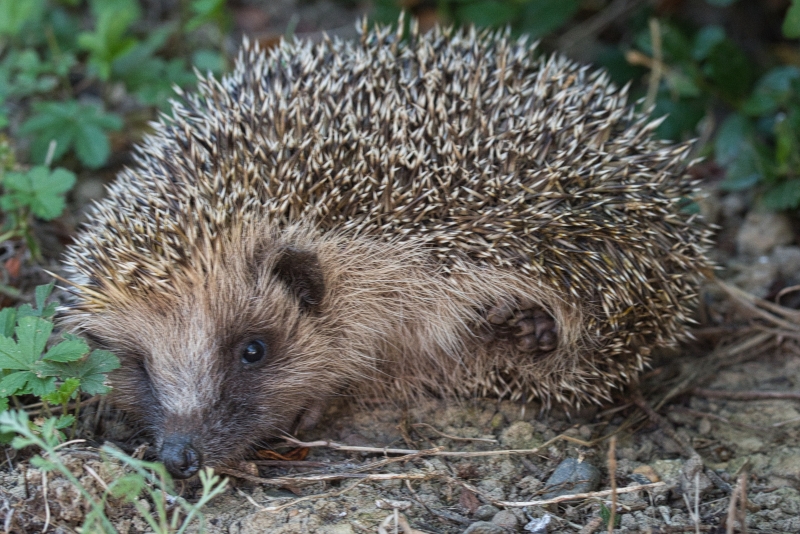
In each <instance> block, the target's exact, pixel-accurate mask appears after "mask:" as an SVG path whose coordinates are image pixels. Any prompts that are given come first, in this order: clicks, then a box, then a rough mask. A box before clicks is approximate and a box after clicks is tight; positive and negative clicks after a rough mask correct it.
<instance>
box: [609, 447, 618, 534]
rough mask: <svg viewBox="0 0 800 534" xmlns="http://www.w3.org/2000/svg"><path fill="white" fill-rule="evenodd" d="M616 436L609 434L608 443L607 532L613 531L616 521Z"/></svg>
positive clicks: (610, 533)
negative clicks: (609, 513) (608, 512)
mask: <svg viewBox="0 0 800 534" xmlns="http://www.w3.org/2000/svg"><path fill="white" fill-rule="evenodd" d="M616 453H617V436H611V441H610V442H609V444H608V475H609V476H610V477H611V515H610V516H609V518H608V534H612V533H613V532H614V525H615V524H616V521H617V454H616Z"/></svg>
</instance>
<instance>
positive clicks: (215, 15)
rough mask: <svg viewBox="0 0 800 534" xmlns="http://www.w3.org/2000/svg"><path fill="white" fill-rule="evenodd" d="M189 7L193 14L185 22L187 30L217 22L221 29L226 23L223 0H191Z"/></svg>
mask: <svg viewBox="0 0 800 534" xmlns="http://www.w3.org/2000/svg"><path fill="white" fill-rule="evenodd" d="M190 9H191V11H192V12H193V13H194V16H193V17H192V18H191V19H190V20H189V21H188V22H187V23H186V31H187V32H191V31H194V30H196V29H197V28H199V27H200V26H202V25H203V24H208V23H214V24H217V25H218V26H219V27H220V28H221V29H224V28H225V27H226V26H227V25H228V15H227V11H226V10H225V0H192V3H191V4H190Z"/></svg>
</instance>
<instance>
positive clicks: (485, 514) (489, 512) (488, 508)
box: [475, 504, 500, 521]
mask: <svg viewBox="0 0 800 534" xmlns="http://www.w3.org/2000/svg"><path fill="white" fill-rule="evenodd" d="M499 511H500V509H499V508H498V507H496V506H492V505H491V504H484V505H483V506H479V507H478V509H477V510H475V519H480V520H481V521H488V520H490V519H491V518H493V517H494V516H495V514H497V513H498V512H499Z"/></svg>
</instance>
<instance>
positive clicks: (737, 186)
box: [720, 143, 766, 191]
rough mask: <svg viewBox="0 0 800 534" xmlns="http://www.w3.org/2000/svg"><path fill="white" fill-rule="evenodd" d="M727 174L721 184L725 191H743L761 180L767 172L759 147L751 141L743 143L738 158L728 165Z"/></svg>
mask: <svg viewBox="0 0 800 534" xmlns="http://www.w3.org/2000/svg"><path fill="white" fill-rule="evenodd" d="M725 175H726V176H725V180H723V181H722V183H721V184H720V188H721V189H722V190H723V191H742V190H744V189H750V188H751V187H753V186H754V185H756V184H757V183H758V182H760V181H761V180H762V179H763V178H764V177H765V175H766V172H765V169H764V163H763V161H762V159H761V155H760V154H759V153H758V150H757V148H756V147H755V146H754V145H753V144H751V143H745V144H743V145H742V149H741V151H740V152H739V153H738V154H737V155H736V158H735V159H734V160H733V161H731V162H730V163H729V164H728V166H727V167H726V169H725Z"/></svg>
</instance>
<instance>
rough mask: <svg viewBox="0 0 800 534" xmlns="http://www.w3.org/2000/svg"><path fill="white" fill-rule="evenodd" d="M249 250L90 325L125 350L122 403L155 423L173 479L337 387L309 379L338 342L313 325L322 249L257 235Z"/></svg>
mask: <svg viewBox="0 0 800 534" xmlns="http://www.w3.org/2000/svg"><path fill="white" fill-rule="evenodd" d="M242 256H243V255H241V254H233V255H231V256H229V261H227V262H226V264H225V265H222V266H220V268H219V269H216V270H212V271H211V272H210V273H209V272H207V271H205V272H204V273H203V276H200V275H198V276H192V277H188V278H187V280H186V281H184V282H181V283H176V284H175V285H174V286H173V288H172V289H171V291H170V292H169V293H170V294H169V297H166V296H164V295H153V294H149V295H147V296H146V297H144V298H138V299H135V301H134V302H133V303H128V304H127V305H125V306H122V305H120V306H110V307H109V310H113V311H108V312H106V313H101V314H96V315H95V316H94V317H92V319H91V323H90V324H86V325H85V330H86V331H87V333H88V334H89V336H90V337H91V338H92V339H94V340H96V341H97V343H98V344H99V345H101V346H103V347H105V348H108V349H110V350H112V351H114V352H115V353H116V354H118V355H119V357H120V359H121V361H122V367H121V369H119V370H118V371H117V372H116V373H115V374H113V375H112V377H111V382H112V386H113V387H114V394H115V398H116V402H117V404H118V405H120V406H121V407H122V408H123V409H126V410H127V411H129V412H131V413H133V414H134V415H135V416H137V417H138V418H139V419H141V420H142V421H143V422H144V423H145V424H146V425H147V426H148V427H149V428H150V429H151V431H152V434H153V437H154V439H155V442H156V446H157V448H158V451H159V459H160V460H161V461H162V462H163V463H164V464H165V466H166V467H167V469H168V470H169V471H170V473H171V474H172V475H173V476H174V477H176V478H187V477H189V476H192V475H194V474H195V473H196V472H197V471H198V470H199V469H200V468H201V466H203V465H206V464H210V465H214V464H219V463H222V462H224V461H226V460H230V459H236V458H240V457H242V456H243V455H244V454H245V453H246V452H247V451H248V449H249V448H250V447H252V446H253V445H255V443H256V442H257V441H259V440H262V439H266V438H269V437H275V436H277V435H280V433H282V432H285V431H289V430H290V429H291V428H292V427H293V426H294V425H295V424H296V423H297V421H298V419H299V418H300V417H301V416H302V415H303V413H304V411H305V410H307V409H310V408H311V407H312V406H313V405H315V404H316V403H317V402H318V401H319V399H320V398H321V396H325V394H326V393H327V394H330V393H332V392H331V391H325V387H324V386H320V387H319V388H311V387H309V385H310V384H313V383H314V382H315V373H318V374H324V373H327V372H329V371H328V370H326V369H324V368H320V366H319V361H320V357H321V356H322V357H323V358H329V356H328V351H330V350H331V345H332V344H331V343H330V342H328V341H327V340H325V339H320V335H319V334H318V333H317V330H319V328H318V327H317V323H318V321H320V320H322V313H321V311H322V306H323V300H324V296H325V295H324V293H325V284H324V279H323V277H322V272H321V269H320V265H319V260H318V259H317V256H316V254H315V253H313V252H310V251H307V250H303V249H299V248H295V247H292V246H285V245H280V244H275V243H266V244H263V243H262V246H260V247H256V249H255V251H254V252H253V253H252V254H245V255H244V256H245V258H244V259H242ZM236 258H239V259H236ZM216 273H224V274H219V275H218V274H216ZM317 378H318V379H319V380H318V382H319V383H320V384H331V380H330V379H326V378H325V377H323V376H319V377H317Z"/></svg>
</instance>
